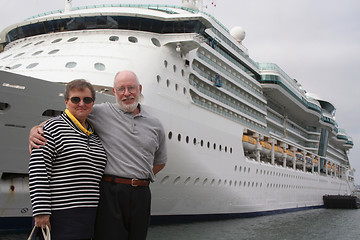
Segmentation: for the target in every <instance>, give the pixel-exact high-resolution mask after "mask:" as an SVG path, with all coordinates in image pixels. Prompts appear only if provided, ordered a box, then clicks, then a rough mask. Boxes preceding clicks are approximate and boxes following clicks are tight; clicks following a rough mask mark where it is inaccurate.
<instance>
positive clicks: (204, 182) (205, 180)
mask: <svg viewBox="0 0 360 240" xmlns="http://www.w3.org/2000/svg"><path fill="white" fill-rule="evenodd" d="M207 182H208V179H207V178H205V179H204V181H203V186H205V185H206V184H207Z"/></svg>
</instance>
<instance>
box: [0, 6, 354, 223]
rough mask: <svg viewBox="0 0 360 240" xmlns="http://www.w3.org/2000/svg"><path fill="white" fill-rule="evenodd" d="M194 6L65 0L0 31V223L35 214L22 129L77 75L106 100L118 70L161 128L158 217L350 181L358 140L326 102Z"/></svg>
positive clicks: (52, 107)
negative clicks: (163, 153) (134, 84)
mask: <svg viewBox="0 0 360 240" xmlns="http://www.w3.org/2000/svg"><path fill="white" fill-rule="evenodd" d="M68 2H71V1H68ZM197 4H199V5H197ZM197 6H201V1H185V0H184V1H183V6H181V7H179V6H170V5H133V4H111V5H96V6H87V7H78V8H71V6H70V5H67V7H66V8H65V10H61V11H54V12H49V13H45V14H40V15H38V16H34V17H32V18H29V19H27V20H25V21H24V22H22V23H18V24H16V25H12V26H9V27H8V28H6V29H4V30H3V31H2V32H1V33H0V38H1V43H0V45H1V47H0V49H2V52H1V53H0V83H1V86H0V124H1V125H0V133H1V134H0V143H1V145H0V150H1V152H2V154H1V169H0V173H1V182H0V184H1V192H0V205H1V215H0V223H1V225H2V226H5V223H9V222H11V221H12V220H14V221H18V220H19V219H24V218H27V219H30V216H31V205H30V201H29V196H28V178H27V164H28V159H29V154H28V148H27V138H28V137H27V136H28V133H29V130H30V128H31V127H32V126H34V125H35V124H38V123H39V122H42V121H44V120H45V119H47V118H49V117H52V116H56V115H58V114H59V113H61V112H62V111H63V109H64V107H65V106H64V102H63V101H64V100H63V90H64V84H66V83H67V82H69V81H71V80H73V79H77V78H84V79H86V80H88V81H90V82H91V83H92V84H94V85H95V86H96V89H97V90H98V95H99V97H98V98H97V101H98V102H104V101H114V97H113V96H112V95H110V93H111V92H112V91H111V87H112V81H113V77H114V75H115V73H116V72H118V71H120V70H123V69H130V70H133V71H135V73H136V74H137V75H138V77H139V79H140V82H141V84H142V85H143V95H144V102H143V104H145V105H147V106H148V107H149V108H150V110H151V112H152V113H153V114H154V115H156V116H157V117H158V118H159V119H160V120H161V121H162V122H163V124H164V127H165V130H166V133H167V144H168V155H169V162H168V164H167V166H166V168H165V169H164V170H163V171H162V172H160V173H159V174H158V176H157V181H156V182H155V183H154V184H152V186H151V187H152V192H153V206H152V215H153V216H154V217H159V218H160V217H162V218H169V217H212V216H215V217H221V216H238V215H243V214H245V215H249V214H254V215H258V214H266V213H273V212H282V211H291V210H298V209H304V208H313V207H321V206H322V205H323V200H322V196H323V195H325V194H350V193H351V191H352V190H353V185H354V179H353V172H352V171H353V170H352V168H351V166H350V163H349V159H348V157H347V153H348V150H349V149H351V148H352V146H353V142H352V140H351V138H350V137H349V136H348V135H347V134H346V133H345V131H344V130H341V129H339V128H338V126H337V123H336V121H335V107H334V105H333V104H332V103H330V102H328V101H325V100H323V99H319V98H317V97H315V96H311V95H309V94H307V93H306V92H305V91H304V90H303V89H302V88H301V85H300V84H299V83H298V82H297V81H296V80H294V79H292V78H290V77H289V76H288V75H287V74H286V73H285V72H284V71H283V70H282V69H281V68H280V67H279V66H277V65H276V64H272V63H257V62H255V61H254V60H252V59H251V58H250V57H249V54H248V51H247V49H246V47H245V46H243V44H242V40H243V39H244V37H245V32H244V31H243V30H242V29H241V28H239V27H237V28H234V29H232V30H231V31H229V30H228V29H226V28H225V27H224V26H223V25H222V24H221V23H219V22H218V21H217V20H216V19H215V18H214V17H212V16H211V15H209V14H207V13H205V12H203V11H201V8H200V7H197ZM199 9H200V10H199Z"/></svg>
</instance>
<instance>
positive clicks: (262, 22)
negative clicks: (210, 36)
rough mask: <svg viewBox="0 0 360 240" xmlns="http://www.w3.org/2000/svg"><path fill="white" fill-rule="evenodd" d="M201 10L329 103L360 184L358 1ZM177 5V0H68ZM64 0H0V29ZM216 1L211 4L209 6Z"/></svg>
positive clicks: (297, 0) (261, 1) (227, 2)
mask: <svg viewBox="0 0 360 240" xmlns="http://www.w3.org/2000/svg"><path fill="white" fill-rule="evenodd" d="M203 2H204V5H206V6H207V8H205V9H204V10H205V11H207V12H208V13H210V14H212V15H214V16H215V17H216V18H217V19H218V20H219V21H220V22H222V23H223V24H224V25H225V26H226V27H227V28H228V29H231V28H232V27H234V26H242V27H243V28H244V29H245V31H246V38H245V40H244V41H243V44H244V45H245V46H246V47H247V48H248V50H249V53H250V57H251V58H252V59H253V60H255V61H257V62H273V63H276V64H278V65H279V66H280V67H281V68H282V69H283V70H284V71H285V72H286V73H287V74H288V75H289V76H290V77H292V78H295V79H297V80H298V81H299V82H300V83H301V84H302V86H303V88H304V89H305V90H306V91H307V92H311V93H315V94H317V95H318V96H320V97H321V98H323V99H324V100H327V101H330V102H331V103H333V104H334V105H335V107H336V109H337V111H336V121H337V122H338V124H339V127H340V128H344V129H345V130H346V132H347V133H348V135H350V136H351V137H352V138H353V141H354V148H353V149H352V150H351V151H350V155H349V156H350V162H351V164H352V167H354V168H356V169H357V171H356V173H355V176H356V183H358V184H360V107H359V99H360V79H359V75H360V74H357V71H359V69H360V1H359V0H342V1H339V0H218V1H207V0H203ZM102 3H144V4H157V3H159V4H171V5H181V0H171V1H170V0H167V1H165V0H158V1H154V0H147V1H145V0H144V1H137V0H127V1H126V0H117V1H114V0H103V1H95V0H73V1H72V4H73V6H74V7H75V6H85V5H93V4H102ZM64 5H65V0H51V1H50V0H26V1H25V0H0V6H1V8H0V16H1V18H0V19H1V21H0V29H1V30H2V29H3V28H4V27H6V26H8V25H10V24H13V23H16V22H20V21H22V20H24V19H25V18H28V17H31V16H33V15H36V14H38V13H43V12H48V11H51V10H59V9H64ZM215 5H216V6H215Z"/></svg>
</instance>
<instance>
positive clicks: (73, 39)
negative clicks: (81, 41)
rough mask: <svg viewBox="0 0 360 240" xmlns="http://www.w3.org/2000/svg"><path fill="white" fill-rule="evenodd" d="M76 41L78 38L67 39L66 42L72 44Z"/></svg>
mask: <svg viewBox="0 0 360 240" xmlns="http://www.w3.org/2000/svg"><path fill="white" fill-rule="evenodd" d="M77 39H78V37H73V38H70V39H68V40H67V41H68V42H74V41H76V40H77Z"/></svg>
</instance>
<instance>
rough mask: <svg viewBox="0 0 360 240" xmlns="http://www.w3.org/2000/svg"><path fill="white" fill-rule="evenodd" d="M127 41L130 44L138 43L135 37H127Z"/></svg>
mask: <svg viewBox="0 0 360 240" xmlns="http://www.w3.org/2000/svg"><path fill="white" fill-rule="evenodd" d="M128 40H129V42H131V43H137V42H138V40H137V38H136V37H128Z"/></svg>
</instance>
